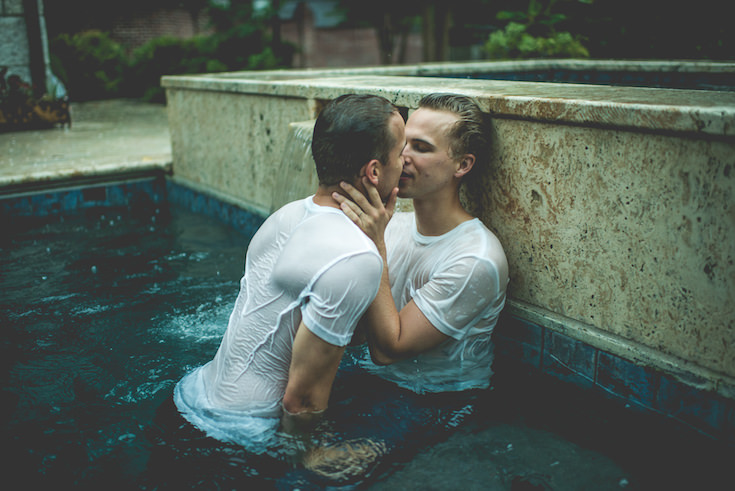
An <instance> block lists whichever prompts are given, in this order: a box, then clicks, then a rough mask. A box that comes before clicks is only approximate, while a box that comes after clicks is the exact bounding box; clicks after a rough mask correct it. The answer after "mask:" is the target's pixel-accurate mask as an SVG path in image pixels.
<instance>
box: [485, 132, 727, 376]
mask: <svg viewBox="0 0 735 491" xmlns="http://www.w3.org/2000/svg"><path fill="white" fill-rule="evenodd" d="M494 133H495V134H494V135H493V137H494V144H495V152H494V156H493V162H492V165H491V170H490V171H489V172H487V173H486V175H485V176H483V179H482V186H481V188H482V189H483V191H481V192H479V194H478V191H477V190H475V191H474V195H473V197H474V199H475V200H476V201H477V202H478V203H481V206H480V207H481V214H482V217H483V219H484V221H485V222H486V223H488V224H490V225H491V227H492V228H493V229H495V230H496V231H497V233H498V235H499V236H500V238H501V241H502V242H503V244H504V246H505V249H506V254H507V256H508V259H509V262H510V270H511V283H510V293H511V296H512V297H513V298H517V299H520V300H522V301H525V302H528V303H530V304H532V305H537V306H541V307H545V308H547V309H549V310H551V311H553V312H555V313H558V314H561V315H564V316H567V317H571V318H573V319H576V320H579V321H582V322H584V323H587V324H590V325H593V326H596V327H599V328H600V329H603V330H605V331H608V332H612V333H614V334H617V335H619V336H621V337H623V338H625V339H629V340H633V341H637V342H640V343H641V344H643V345H645V346H648V347H651V348H654V349H656V350H660V351H662V352H664V353H667V354H671V355H675V356H677V357H680V358H683V359H686V360H690V361H694V362H695V363H697V364H699V365H701V366H704V367H707V368H709V369H712V370H715V371H717V372H721V373H728V374H733V373H735V349H733V348H735V325H734V320H733V319H735V304H733V302H732V292H733V291H735V269H734V268H733V259H734V256H735V250H734V249H735V246H734V245H735V227H734V225H735V202H734V198H735V193H734V192H733V191H734V188H735V175H733V168H734V167H735V146H734V145H733V143H732V142H731V141H721V140H713V139H691V138H687V137H680V136H669V135H656V134H650V133H635V132H629V131H614V130H609V129H596V128H584V127H577V126H566V125H552V124H544V123H534V124H531V123H529V122H525V121H516V120H505V119H496V120H495V123H494Z"/></svg>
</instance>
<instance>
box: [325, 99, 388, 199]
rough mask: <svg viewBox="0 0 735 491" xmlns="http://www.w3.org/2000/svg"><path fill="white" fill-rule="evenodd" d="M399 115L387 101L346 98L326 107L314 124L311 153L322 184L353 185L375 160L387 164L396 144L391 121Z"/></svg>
mask: <svg viewBox="0 0 735 491" xmlns="http://www.w3.org/2000/svg"><path fill="white" fill-rule="evenodd" d="M394 113H395V114H400V113H399V112H398V108H397V107H396V106H394V105H393V104H391V103H390V102H389V101H388V100H387V99H385V98H383V97H380V96H375V95H368V94H346V95H342V96H340V97H337V98H336V99H333V100H331V101H330V102H329V103H327V105H326V106H324V109H322V112H321V113H320V114H319V116H318V117H317V119H316V123H314V134H313V137H312V140H311V153H312V155H313V157H314V163H315V164H316V172H317V176H318V177H319V184H322V185H333V184H337V183H339V182H340V181H349V182H352V181H354V180H355V178H357V176H358V175H359V172H360V168H361V167H362V166H363V165H365V164H366V163H367V162H369V161H370V160H372V159H377V160H379V161H380V162H381V163H383V164H385V163H386V162H387V161H388V158H389V154H390V151H391V149H392V148H393V146H395V144H396V142H395V141H394V140H395V138H394V137H393V134H392V133H391V131H390V125H389V122H390V118H391V116H392V115H393V114H394Z"/></svg>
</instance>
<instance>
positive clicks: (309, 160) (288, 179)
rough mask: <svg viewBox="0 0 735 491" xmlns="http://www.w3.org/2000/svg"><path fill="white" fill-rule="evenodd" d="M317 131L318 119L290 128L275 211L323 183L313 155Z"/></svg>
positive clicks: (276, 188)
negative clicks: (312, 139)
mask: <svg viewBox="0 0 735 491" xmlns="http://www.w3.org/2000/svg"><path fill="white" fill-rule="evenodd" d="M313 132H314V120H312V121H301V122H295V123H290V124H289V125H288V138H287V140H286V145H285V147H284V149H283V154H282V156H281V166H280V168H279V171H278V177H277V181H276V185H275V189H274V192H273V201H272V202H271V212H274V211H276V210H277V209H278V208H280V207H281V206H283V205H285V204H286V203H289V202H291V201H295V200H297V199H301V198H306V197H307V196H309V195H311V194H313V193H314V191H315V190H316V187H317V184H318V182H319V180H318V178H317V175H316V166H315V165H314V158H313V157H312V156H311V137H312V134H313Z"/></svg>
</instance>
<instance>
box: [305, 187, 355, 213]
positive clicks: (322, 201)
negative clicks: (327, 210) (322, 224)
mask: <svg viewBox="0 0 735 491" xmlns="http://www.w3.org/2000/svg"><path fill="white" fill-rule="evenodd" d="M332 193H339V194H342V195H344V194H345V193H344V191H343V190H342V188H341V187H339V185H338V184H335V185H334V186H322V185H320V186H319V187H318V188H317V190H316V193H314V199H313V201H314V203H315V204H317V205H319V206H329V207H332V208H339V203H337V201H335V199H334V198H333V197H332ZM347 198H348V199H349V196H347Z"/></svg>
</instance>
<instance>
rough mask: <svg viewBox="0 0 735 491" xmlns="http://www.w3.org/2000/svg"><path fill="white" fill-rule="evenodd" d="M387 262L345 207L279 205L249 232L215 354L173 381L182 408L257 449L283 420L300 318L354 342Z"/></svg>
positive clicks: (215, 433)
mask: <svg viewBox="0 0 735 491" xmlns="http://www.w3.org/2000/svg"><path fill="white" fill-rule="evenodd" d="M382 269H383V263H382V259H381V257H380V255H379V254H378V252H377V249H376V248H375V245H374V244H373V242H372V241H371V240H370V239H369V238H368V237H367V236H366V235H365V234H363V233H362V231H360V229H359V228H357V226H356V225H355V224H353V223H352V222H351V221H350V220H349V219H348V218H347V217H346V216H345V215H344V214H343V213H342V211H340V210H339V209H337V208H330V207H323V206H318V205H316V204H315V203H314V202H313V201H312V197H309V198H306V199H304V200H300V201H295V202H293V203H289V204H287V205H286V206H284V207H283V208H281V209H280V210H278V211H277V212H276V213H274V214H273V215H272V216H270V217H269V218H268V219H267V220H266V221H265V223H263V225H262V226H261V227H260V229H259V230H258V232H257V233H256V234H255V236H254V237H253V239H252V241H251V242H250V245H249V247H248V251H247V255H246V259H245V273H244V275H243V277H242V280H241V281H240V293H239V295H238V297H237V300H236V302H235V307H234V309H233V311H232V314H231V315H230V320H229V323H228V326H227V330H226V332H225V334H224V337H223V339H222V342H221V344H220V347H219V349H218V351H217V353H216V355H215V356H214V359H213V360H212V361H210V362H209V363H207V364H206V365H204V366H202V367H199V368H197V369H195V370H194V371H192V372H191V373H189V374H187V375H186V376H185V377H184V378H183V379H182V380H181V381H180V382H179V383H178V384H177V385H176V388H175V389H174V402H175V403H176V406H177V407H178V409H179V411H180V412H181V414H182V415H183V416H184V417H185V418H186V419H187V420H188V421H189V422H191V423H192V424H194V425H195V426H196V427H198V428H199V429H201V430H202V431H204V432H205V433H207V434H208V435H209V436H211V437H213V438H217V439H219V440H223V441H232V442H235V443H240V444H242V445H245V446H246V447H247V448H250V449H251V450H256V449H254V448H253V444H254V443H256V442H257V440H258V439H259V438H266V436H267V435H266V433H267V430H268V429H272V428H273V426H274V425H277V422H278V419H277V418H278V417H279V416H280V412H281V401H282V399H283V395H284V393H285V390H286V384H287V382H288V370H289V366H290V362H291V349H292V346H293V340H294V336H295V335H296V330H297V328H298V326H299V323H300V322H301V320H302V319H303V321H304V325H305V326H306V327H307V328H308V329H309V330H310V331H311V332H313V333H314V334H315V335H317V336H318V337H320V338H321V339H323V340H324V341H326V342H327V343H330V344H333V345H336V346H345V345H347V344H348V343H349V342H350V339H351V338H352V334H353V332H354V330H355V327H356V325H357V322H358V320H359V319H360V317H361V316H362V314H363V313H364V312H365V310H366V309H367V307H368V306H369V305H370V303H371V302H372V301H373V299H374V298H375V295H376V294H377V291H378V287H379V285H380V276H381V274H382Z"/></svg>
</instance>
